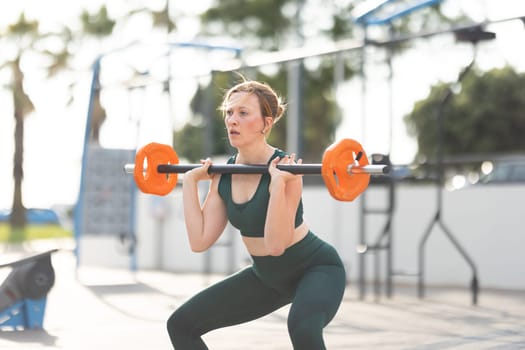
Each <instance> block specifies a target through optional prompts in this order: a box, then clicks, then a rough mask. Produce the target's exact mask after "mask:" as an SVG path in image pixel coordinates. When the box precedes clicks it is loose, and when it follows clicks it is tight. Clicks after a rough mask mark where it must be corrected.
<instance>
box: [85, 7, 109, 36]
mask: <svg viewBox="0 0 525 350" xmlns="http://www.w3.org/2000/svg"><path fill="white" fill-rule="evenodd" d="M80 19H81V21H82V29H83V31H84V33H86V34H90V35H93V36H95V37H99V38H101V37H105V36H107V35H109V34H111V33H112V32H113V27H114V26H115V21H114V20H112V19H111V18H110V17H109V16H108V10H107V8H106V6H101V7H100V9H99V10H98V13H96V14H94V15H91V14H89V12H88V11H86V10H84V11H82V14H81V15H80Z"/></svg>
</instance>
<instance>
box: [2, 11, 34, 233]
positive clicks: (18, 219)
mask: <svg viewBox="0 0 525 350" xmlns="http://www.w3.org/2000/svg"><path fill="white" fill-rule="evenodd" d="M39 35H40V33H39V30H38V21H30V20H27V19H26V17H25V14H24V13H22V14H21V15H20V17H19V18H18V20H17V22H15V23H13V24H11V25H9V26H8V27H7V30H6V31H5V33H3V35H2V36H3V37H4V39H6V40H9V42H11V43H14V55H13V57H10V58H8V59H7V60H6V61H5V62H4V63H3V64H2V69H4V68H5V69H8V70H10V72H11V84H10V85H9V88H10V90H11V93H12V96H13V116H14V118H15V130H14V142H15V151H14V157H13V179H14V192H13V205H12V209H11V216H10V224H11V234H10V241H18V240H22V239H23V237H24V227H25V224H26V216H25V213H26V210H25V207H24V205H23V202H22V181H23V178H24V169H23V163H24V119H25V118H26V116H27V115H28V114H30V113H31V112H32V111H33V110H34V105H33V102H32V101H31V99H30V98H29V96H28V94H27V93H26V90H25V88H24V72H23V69H22V66H21V62H22V59H23V56H24V54H25V53H27V52H29V51H31V50H32V46H33V44H34V42H35V40H36V39H37V38H38V37H39Z"/></svg>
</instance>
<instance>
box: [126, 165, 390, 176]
mask: <svg viewBox="0 0 525 350" xmlns="http://www.w3.org/2000/svg"><path fill="white" fill-rule="evenodd" d="M200 166H201V164H160V165H158V166H157V172H158V173H160V174H182V173H185V172H187V171H190V170H192V169H195V168H198V167H200ZM277 168H278V169H281V170H285V171H288V172H290V173H293V174H304V175H320V174H321V164H278V165H277ZM134 169H135V165H134V164H126V165H125V166H124V170H125V171H126V172H127V173H133V171H134ZM347 170H348V173H349V174H363V173H365V174H370V175H385V174H388V173H389V171H390V167H388V166H387V165H364V166H358V165H350V166H348V169H347ZM209 173H211V174H267V173H268V166H267V165H264V164H250V165H248V164H224V165H211V166H210V169H209Z"/></svg>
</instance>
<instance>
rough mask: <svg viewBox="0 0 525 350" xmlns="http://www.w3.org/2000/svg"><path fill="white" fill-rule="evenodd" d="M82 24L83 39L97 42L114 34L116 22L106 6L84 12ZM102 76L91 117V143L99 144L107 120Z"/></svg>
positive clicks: (97, 79)
mask: <svg viewBox="0 0 525 350" xmlns="http://www.w3.org/2000/svg"><path fill="white" fill-rule="evenodd" d="M80 21H81V23H82V32H81V34H80V36H81V37H83V36H88V37H92V38H95V39H96V40H99V41H100V40H102V39H103V38H105V37H107V36H109V35H110V34H111V33H112V32H113V28H114V27H115V21H114V20H112V19H111V18H109V16H108V11H107V8H106V6H101V7H100V9H99V10H98V12H97V13H95V14H90V13H89V12H88V11H87V10H83V11H82V13H81V15H80ZM99 77H100V74H99V75H98V76H97V77H96V83H95V84H96V90H95V92H94V94H93V108H92V115H91V126H90V128H91V133H90V135H89V139H90V142H92V143H94V144H99V137H100V128H101V127H102V124H103V123H104V121H105V120H106V110H105V109H104V107H103V106H102V103H101V101H100V79H99Z"/></svg>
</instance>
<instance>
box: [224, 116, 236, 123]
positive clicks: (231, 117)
mask: <svg viewBox="0 0 525 350" xmlns="http://www.w3.org/2000/svg"><path fill="white" fill-rule="evenodd" d="M226 124H228V125H236V124H237V118H236V117H235V115H234V114H232V115H229V116H228V117H226Z"/></svg>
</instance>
